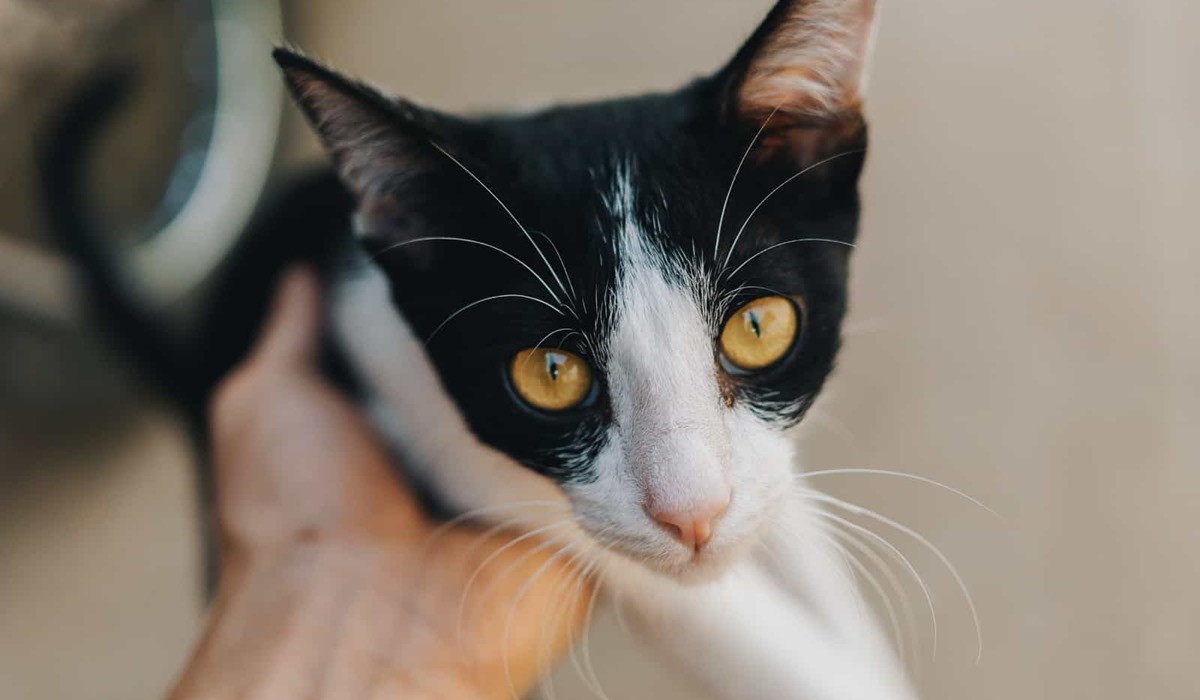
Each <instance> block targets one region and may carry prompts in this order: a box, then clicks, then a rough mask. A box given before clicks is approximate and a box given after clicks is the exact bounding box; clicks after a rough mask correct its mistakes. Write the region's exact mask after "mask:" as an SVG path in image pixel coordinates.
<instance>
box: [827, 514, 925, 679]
mask: <svg viewBox="0 0 1200 700" xmlns="http://www.w3.org/2000/svg"><path fill="white" fill-rule="evenodd" d="M823 529H825V530H826V531H825V532H823V533H821V534H822V536H823V537H824V538H825V540H826V541H827V542H828V543H829V544H830V545H831V546H833V547H834V548H835V549H837V550H838V551H839V552H841V553H842V556H843V557H845V558H846V561H847V562H849V564H850V567H851V568H853V569H854V571H855V572H857V573H858V575H859V576H860V577H861V578H862V579H863V580H864V581H866V582H867V585H868V586H870V587H871V590H873V591H875V595H877V596H878V597H879V600H880V601H881V602H882V603H883V609H884V611H885V612H886V613H887V617H888V622H889V623H890V624H891V626H892V638H893V640H894V643H895V645H896V649H897V651H898V652H899V655H900V659H901V661H903V660H904V659H905V658H907V656H908V654H907V649H906V646H907V645H906V643H905V641H904V634H903V633H902V632H901V631H900V617H899V616H898V615H897V614H896V606H895V605H893V604H892V597H891V596H890V595H888V592H887V589H885V588H884V587H883V584H882V583H880V582H879V579H878V578H877V577H876V576H875V574H873V573H871V570H870V569H868V568H867V567H866V565H865V564H863V563H862V562H861V561H859V559H858V557H857V556H855V553H854V552H851V551H850V550H848V549H846V547H845V546H843V545H842V543H841V542H839V541H838V539H837V538H836V537H835V533H836V534H844V533H840V532H839V531H838V529H837V528H836V527H835V526H833V525H827V526H826V527H825V528H823ZM847 541H848V540H847Z"/></svg>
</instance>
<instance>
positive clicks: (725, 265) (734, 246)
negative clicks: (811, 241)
mask: <svg viewBox="0 0 1200 700" xmlns="http://www.w3.org/2000/svg"><path fill="white" fill-rule="evenodd" d="M863 152H864V151H863V149H861V148H859V149H855V150H852V151H843V152H841V153H838V154H837V155H833V156H830V157H828V158H825V159H824V160H820V161H817V162H816V163H813V164H812V165H810V166H808V167H807V168H805V169H803V170H801V171H800V172H798V173H796V174H795V175H793V176H791V177H789V178H788V179H786V180H784V181H783V182H782V183H780V184H779V186H778V187H776V188H775V189H773V190H771V191H770V192H769V193H768V194H767V196H766V197H763V198H762V201H761V202H759V203H758V206H756V207H754V209H752V210H751V211H750V215H749V216H747V217H746V221H745V223H743V224H742V227H741V228H740V229H738V232H737V235H736V236H734V238H733V243H731V244H730V246H729V253H728V254H727V255H726V256H725V262H724V263H723V264H722V265H721V269H722V270H724V269H726V268H728V267H729V260H730V259H731V258H732V257H733V252H734V251H735V250H736V249H737V244H738V241H739V240H741V238H742V234H743V233H745V232H746V227H747V226H749V225H750V221H751V220H752V219H754V215H755V214H757V213H758V210H759V209H762V208H763V206H764V205H765V204H766V203H767V201H768V200H769V199H771V197H774V196H775V194H776V193H777V192H779V191H780V190H782V189H783V188H784V187H787V186H788V185H790V184H791V183H792V182H794V181H795V180H797V179H798V178H800V177H802V176H804V175H806V174H808V173H809V172H810V171H812V170H814V169H816V168H819V167H821V166H822V165H825V164H827V163H830V162H832V161H835V160H837V159H839V158H844V157H846V156H849V155H854V154H856V153H863ZM838 242H839V243H840V242H841V241H838ZM846 245H849V246H850V247H851V248H853V247H854V246H853V245H851V244H849V243H846ZM756 257H757V256H756ZM744 266H745V264H744V263H743V265H742V266H739V267H738V270H740V269H742V267H744ZM733 274H737V271H736V270H735V271H734V273H733ZM733 274H731V275H727V277H732V276H733Z"/></svg>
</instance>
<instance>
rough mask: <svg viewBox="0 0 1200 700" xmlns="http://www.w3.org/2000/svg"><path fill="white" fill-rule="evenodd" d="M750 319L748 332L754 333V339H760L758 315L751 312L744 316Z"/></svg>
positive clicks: (760, 331) (760, 328)
mask: <svg viewBox="0 0 1200 700" xmlns="http://www.w3.org/2000/svg"><path fill="white" fill-rule="evenodd" d="M746 315H747V316H749V317H750V330H752V331H754V337H755V338H761V337H762V325H761V324H760V323H759V322H758V314H757V313H755V312H753V311H751V312H749V313H747V314H746Z"/></svg>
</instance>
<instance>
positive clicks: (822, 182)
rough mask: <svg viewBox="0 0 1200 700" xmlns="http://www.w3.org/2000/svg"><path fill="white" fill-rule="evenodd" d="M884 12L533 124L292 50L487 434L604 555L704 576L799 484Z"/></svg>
mask: <svg viewBox="0 0 1200 700" xmlns="http://www.w3.org/2000/svg"><path fill="white" fill-rule="evenodd" d="M873 15H874V2H873V1H872V0H784V1H782V2H779V3H778V4H777V5H776V6H775V8H774V9H773V10H772V11H771V13H770V15H769V17H768V18H767V20H766V21H765V22H764V24H763V25H762V26H761V27H760V28H759V29H758V31H757V32H756V33H755V34H754V35H753V37H752V38H751V39H750V40H749V42H748V43H747V44H746V45H745V47H744V48H743V49H742V50H741V51H740V52H739V53H738V54H737V56H736V57H735V58H734V59H733V61H732V62H731V63H730V64H729V65H727V66H726V67H725V68H724V69H722V70H721V71H720V72H718V73H717V74H716V75H715V76H712V77H709V78H705V79H702V80H699V81H697V82H695V83H693V84H691V85H689V86H688V87H686V88H684V89H682V90H680V91H678V92H675V93H671V94H661V95H651V96H645V97H637V98H632V99H623V100H616V101H608V102H600V103H595V104H586V105H580V106H571V107H564V108H558V109H552V110H549V111H544V112H540V113H536V114H531V115H521V116H498V117H486V118H460V117H451V116H448V115H445V114H440V113H437V112H433V111H431V110H429V109H425V108H421V107H417V106H416V105H414V104H412V103H409V102H406V101H402V100H398V99H393V98H390V97H384V96H382V95H380V94H379V93H377V92H375V91H373V90H372V89H370V88H367V87H365V86H363V85H361V84H359V83H356V82H352V81H350V80H347V79H345V78H343V77H341V76H339V75H337V74H335V73H333V72H332V71H330V70H328V69H326V68H323V67H321V66H319V65H316V64H314V63H312V62H311V61H308V60H307V59H304V58H302V57H299V56H296V55H294V54H291V53H287V52H280V53H278V54H277V58H278V60H279V63H280V64H281V66H282V67H283V69H284V72H285V74H286V77H287V80H288V82H289V84H290V86H291V88H292V91H293V94H294V95H295V97H296V99H297V101H298V102H299V103H300V105H301V106H302V108H303V109H304V111H305V112H306V114H307V115H308V116H309V118H310V119H311V120H312V122H313V123H314V125H315V126H316V128H317V130H318V132H319V133H320V135H321V137H322V139H323V141H324V143H325V145H326V146H327V148H328V150H329V152H330V154H331V156H332V159H333V161H334V164H335V166H336V169H337V171H338V173H339V174H340V176H341V179H342V181H343V182H344V183H345V185H346V186H347V188H348V189H349V190H350V191H351V192H352V193H353V194H354V195H355V197H356V198H357V201H358V211H357V213H356V216H355V226H356V228H357V232H358V234H359V236H360V238H361V241H362V243H363V245H364V246H365V247H366V249H367V251H368V252H369V253H370V254H371V255H372V256H373V258H374V260H375V261H376V262H377V264H378V265H379V266H380V267H381V268H382V270H383V271H384V272H385V273H386V275H387V277H388V278H389V280H390V282H391V286H392V297H393V300H394V303H395V304H396V306H397V307H398V308H399V310H400V311H401V312H402V313H403V315H404V316H405V317H406V319H407V321H408V323H409V324H410V326H411V327H412V328H413V330H414V332H416V333H417V334H418V335H419V336H421V337H422V338H424V339H425V340H426V343H427V345H426V349H427V352H428V354H429V357H430V358H431V360H432V361H433V363H434V365H435V366H436V368H437V370H438V373H439V375H440V377H441V380H442V383H443V385H444V387H445V388H446V390H447V391H448V392H449V394H450V395H451V396H452V397H453V398H454V399H455V401H456V402H457V404H458V406H459V408H460V409H461V411H462V413H463V415H464V416H465V418H466V420H467V422H468V423H469V425H470V426H471V428H472V430H474V432H475V433H476V434H477V435H478V436H479V437H480V438H481V439H482V440H483V441H484V442H485V443H487V444H489V445H491V446H493V447H495V448H497V449H499V450H501V451H502V452H504V453H506V454H508V455H509V456H511V457H512V458H513V459H515V460H516V461H518V462H519V463H521V464H522V465H524V466H525V467H527V468H528V469H532V470H535V471H536V472H538V473H540V474H542V475H545V476H546V477H548V478H550V479H553V480H555V481H556V482H558V483H559V484H560V485H561V487H562V489H563V491H564V492H565V493H566V495H567V496H568V498H569V499H570V501H571V504H572V506H573V508H574V511H575V513H576V518H577V520H578V522H579V523H580V524H581V525H582V526H583V528H584V529H585V530H587V531H588V532H589V533H590V534H591V535H592V536H593V537H594V538H595V539H596V540H598V541H599V542H601V543H602V544H604V545H606V546H607V547H609V548H610V549H613V550H616V551H619V552H622V553H624V554H626V555H628V556H629V557H631V558H633V559H635V560H637V561H641V562H643V563H646V564H648V565H650V566H652V567H653V568H655V569H658V570H660V571H664V572H667V573H671V574H674V575H677V576H680V577H689V576H697V575H703V574H704V573H706V572H711V571H715V570H719V569H720V568H721V566H722V565H723V564H724V563H725V562H727V561H729V560H730V558H731V557H732V556H733V555H734V554H736V553H737V552H739V551H742V550H744V549H745V548H746V546H747V544H748V543H752V542H753V541H754V540H755V534H756V532H757V531H758V530H759V529H760V527H761V525H762V523H763V522H764V521H765V520H766V519H767V518H768V517H769V516H770V514H771V512H772V510H773V509H774V508H775V507H776V506H777V505H778V504H779V502H780V501H781V499H782V498H783V497H784V496H785V495H786V494H788V493H789V492H790V491H791V489H792V464H791V462H792V448H791V445H790V442H789V440H788V439H787V437H785V430H786V429H787V428H789V427H791V426H793V425H795V424H796V423H797V422H798V421H799V420H800V419H801V418H802V417H803V416H804V414H805V411H806V409H807V408H808V407H809V405H810V404H811V403H812V401H813V399H814V398H815V396H816V395H817V392H818V391H819V390H820V389H821V386H822V384H823V383H824V381H825V379H826V377H827V376H828V374H829V372H830V371H831V369H832V367H833V363H834V357H835V355H836V352H837V348H838V343H839V328H840V324H841V321H842V317H843V314H844V310H845V297H846V276H847V263H848V258H849V253H850V249H851V247H852V243H853V241H854V238H855V233H856V229H857V224H858V213H859V200H858V194H857V179H858V176H859V173H860V170H861V168H862V164H863V159H864V152H865V146H866V127H865V122H864V120H863V117H862V113H861V102H862V100H861V98H862V93H863V87H864V66H865V64H866V59H867V54H868V51H869V45H870V42H871V30H872V26H873Z"/></svg>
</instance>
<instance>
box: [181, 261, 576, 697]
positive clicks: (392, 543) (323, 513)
mask: <svg viewBox="0 0 1200 700" xmlns="http://www.w3.org/2000/svg"><path fill="white" fill-rule="evenodd" d="M320 307H321V303H320V292H319V288H318V284H317V282H316V280H315V278H314V277H313V275H312V274H311V273H310V272H307V271H302V270H301V271H294V272H292V273H290V274H289V275H288V276H287V278H286V280H285V281H284V283H283V284H282V286H281V290H280V292H279V295H278V298H277V300H276V304H275V308H274V310H273V311H272V313H271V316H270V319H269V320H268V322H267V325H266V328H265V330H264V331H263V335H262V337H261V339H260V340H259V343H258V346H257V347H256V348H255V350H254V351H253V353H252V354H251V357H250V359H248V360H247V361H246V362H245V363H244V364H243V365H242V366H241V367H240V368H239V369H237V370H236V371H235V372H234V373H233V374H231V375H230V377H229V378H227V379H226V381H225V382H224V383H223V384H222V386H221V387H220V389H219V390H218V392H217V394H216V397H215V399H214V401H213V406H212V420H211V425H212V447H213V466H214V469H215V477H216V482H217V493H216V508H217V522H218V533H219V537H220V546H221V559H222V577H221V583H220V588H219V594H218V597H217V601H216V603H215V605H214V608H213V611H212V613H211V617H210V622H209V625H208V629H207V631H206V634H205V637H204V639H203V640H202V642H201V644H200V645H199V647H198V648H197V650H196V652H195V654H194V656H193V659H192V662H191V663H190V665H189V667H188V669H187V670H186V672H185V673H184V675H183V677H182V679H181V680H180V682H179V684H178V686H177V687H176V689H175V691H174V693H173V695H172V697H173V698H174V700H192V699H194V698H214V699H216V698H220V699H221V700H226V699H227V698H230V697H240V698H248V699H251V700H258V699H262V700H273V699H274V698H287V699H289V700H290V699H291V698H295V697H313V698H338V699H341V698H347V699H353V700H370V699H371V698H377V697H378V698H382V697H389V698H392V697H403V698H405V699H406V700H409V699H412V698H437V699H439V700H441V699H446V700H449V699H458V698H464V699H465V698H482V699H487V698H508V697H511V696H513V695H514V694H515V695H517V696H520V695H521V694H524V693H525V692H527V691H528V690H530V689H531V688H532V687H533V685H534V684H536V682H537V679H538V677H539V676H540V675H541V674H542V673H543V672H544V671H545V670H546V667H547V664H548V663H549V662H550V661H551V660H553V659H555V658H557V657H558V656H559V655H561V654H562V653H563V652H564V651H565V650H566V649H567V648H568V647H569V645H570V642H571V639H572V638H573V636H574V635H575V634H576V633H578V631H579V630H580V628H581V627H582V624H583V619H584V617H585V616H586V610H587V608H588V607H589V603H590V598H591V596H592V595H594V589H593V586H592V582H591V581H590V580H587V578H586V577H585V576H582V575H581V572H580V570H579V567H577V566H574V565H572V564H571V563H570V562H569V561H566V560H563V561H559V560H557V559H555V558H554V556H553V552H554V548H552V547H545V546H542V545H541V543H539V542H538V541H537V540H536V539H533V538H515V537H514V536H513V535H512V534H511V533H500V534H490V535H489V534H487V533H480V532H478V531H476V530H473V529H470V528H465V527H450V528H444V527H439V525H438V524H437V523H435V522H432V521H430V520H429V519H428V518H427V517H426V516H425V515H424V514H423V513H422V512H421V510H420V508H419V507H418V505H417V504H416V502H415V501H414V500H413V498H412V497H411V495H410V494H409V493H408V492H407V491H406V490H405V489H404V488H403V486H402V485H401V484H400V483H399V481H398V480H397V477H396V476H395V474H394V473H393V471H392V469H391V465H390V463H389V458H388V454H387V452H386V450H385V449H384V448H383V446H382V445H381V444H380V442H379V441H378V439H377V438H376V436H375V435H374V434H373V432H372V431H371V429H370V426H369V425H368V424H367V423H366V421H365V420H364V419H363V417H362V416H361V415H360V414H359V413H358V411H357V410H356V408H355V407H354V406H353V405H352V404H350V403H349V402H348V401H347V400H346V399H345V398H344V397H343V396H342V395H340V394H339V393H338V391H337V390H336V389H335V388H334V387H332V386H331V385H329V384H328V383H327V382H326V381H325V380H324V378H323V377H322V376H321V375H320V374H319V373H318V371H317V370H316V368H315V367H316V358H317V353H318V348H319V338H320V329H321V314H320ZM469 584H470V585H471V587H472V590H473V591H475V592H476V593H480V595H476V596H471V595H467V594H466V589H467V588H468V585H469Z"/></svg>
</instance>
